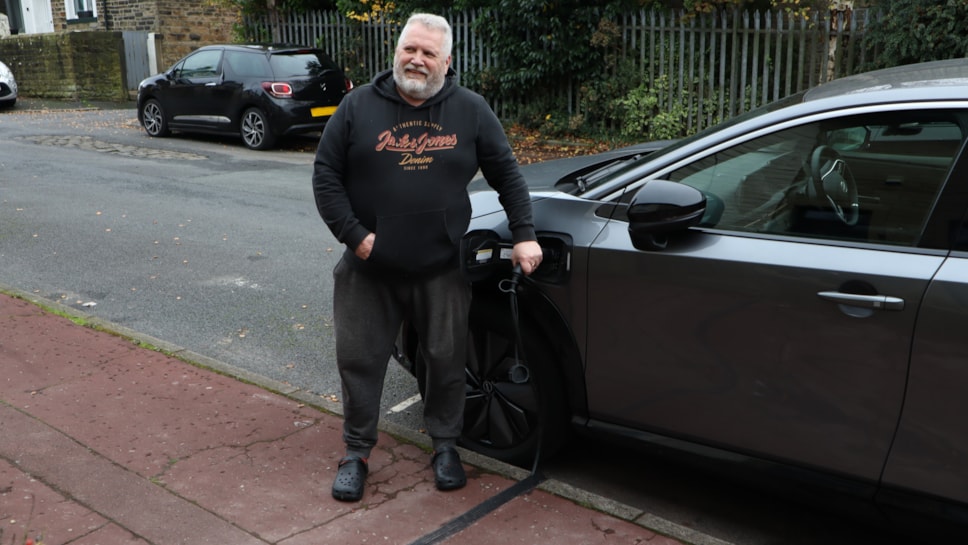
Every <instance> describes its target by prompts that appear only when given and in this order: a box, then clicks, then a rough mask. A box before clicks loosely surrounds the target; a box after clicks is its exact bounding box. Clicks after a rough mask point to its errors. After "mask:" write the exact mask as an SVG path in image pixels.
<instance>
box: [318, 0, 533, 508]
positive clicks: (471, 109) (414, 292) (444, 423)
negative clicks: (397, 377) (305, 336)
mask: <svg viewBox="0 0 968 545" xmlns="http://www.w3.org/2000/svg"><path fill="white" fill-rule="evenodd" d="M452 44H453V34H452V31H451V28H450V25H449V24H448V23H447V21H446V19H444V18H442V17H439V16H437V15H430V14H423V13H418V14H414V15H413V16H411V17H410V19H409V20H408V21H407V23H406V25H405V26H404V28H403V30H402V31H401V33H400V37H399V40H398V42H397V47H396V50H395V53H394V59H393V69H392V70H387V71H385V72H382V73H380V74H378V75H377V76H376V77H374V78H373V81H372V82H371V83H370V84H368V85H364V86H361V87H358V88H356V89H355V90H353V92H351V93H350V94H348V95H347V96H346V97H345V98H344V99H343V102H342V103H341V104H340V106H339V108H338V109H337V110H336V113H335V114H334V115H333V117H332V118H331V119H330V120H329V122H328V123H327V124H326V128H325V129H324V131H323V135H322V138H321V139H320V142H319V147H318V149H317V151H316V159H315V163H314V171H313V193H314V195H315V199H316V206H317V208H318V210H319V214H320V216H321V217H322V218H323V220H324V221H325V223H326V225H327V226H328V227H329V229H330V231H331V232H332V233H333V235H334V236H335V237H336V238H337V239H338V240H339V241H340V242H341V243H343V244H344V245H345V246H346V248H345V251H344V253H343V257H342V259H341V260H340V262H339V263H337V265H336V267H335V268H334V269H333V278H334V299H333V307H334V322H335V333H336V357H337V367H338V368H339V372H340V379H341V383H342V390H343V416H344V425H343V440H344V442H345V444H346V455H345V456H344V457H343V458H342V459H341V460H340V461H339V469H338V470H337V474H336V478H335V480H334V482H333V487H332V494H333V497H334V498H336V499H338V500H342V501H358V500H360V499H361V498H362V497H363V491H364V487H365V480H366V475H367V472H368V467H369V466H368V464H367V459H368V458H369V457H370V453H371V451H372V449H373V447H374V446H375V445H376V441H377V423H378V420H379V416H380V398H381V396H382V395H383V381H384V377H385V375H386V367H387V363H388V361H389V359H390V353H391V351H392V349H393V344H394V342H395V340H396V337H397V333H398V331H399V329H400V325H401V323H402V322H403V320H405V319H406V320H409V322H410V323H411V324H412V325H413V326H414V328H415V330H416V331H417V335H418V338H419V347H420V355H421V357H422V359H423V362H424V364H425V369H426V376H425V377H423V378H424V382H425V390H424V423H425V426H426V429H427V432H428V434H429V435H430V437H431V439H432V440H433V448H434V453H433V455H432V456H431V467H432V468H433V472H434V481H435V483H436V486H437V488H438V489H440V490H454V489H457V488H461V487H463V486H464V485H465V484H466V482H467V479H466V476H465V473H464V468H463V466H462V465H461V461H460V457H459V455H458V453H457V450H456V445H457V440H458V438H459V437H460V434H461V429H462V426H463V411H464V381H465V379H464V365H465V362H466V353H467V329H468V311H469V308H470V296H471V292H470V287H469V284H468V282H467V280H466V279H465V278H464V277H463V275H462V273H461V271H460V263H459V254H460V251H459V245H460V240H461V237H462V236H463V235H464V233H465V232H466V230H467V227H468V225H469V223H470V214H471V207H470V199H469V197H468V195H467V184H468V183H469V182H470V180H471V179H472V178H473V177H474V176H475V175H476V173H477V171H478V169H480V171H481V172H482V173H483V174H484V177H485V178H486V179H487V181H488V183H489V184H490V185H491V186H492V187H493V188H494V189H495V190H497V191H498V193H499V195H500V200H501V203H502V204H503V206H504V209H505V212H506V213H507V216H508V227H509V229H510V231H511V233H512V239H513V242H514V248H513V251H512V257H511V259H512V262H513V263H514V264H518V265H520V266H521V269H522V271H523V272H524V273H525V274H531V272H532V271H534V269H535V268H536V267H537V266H538V265H539V264H540V262H541V248H540V246H538V243H537V242H536V237H535V232H534V224H533V222H532V218H531V201H530V197H529V194H528V189H527V186H526V184H525V182H524V179H523V178H522V177H521V174H520V173H519V171H518V164H517V160H516V159H515V157H514V154H513V152H512V151H511V147H510V145H509V144H508V141H507V136H506V135H505V133H504V130H503V128H502V127H501V124H500V122H499V121H498V119H497V117H496V116H495V115H494V112H493V111H492V110H491V108H490V106H488V104H487V102H485V100H484V99H483V97H481V96H480V95H478V94H476V93H474V92H472V91H470V90H468V89H466V88H464V87H461V86H459V85H458V84H457V81H456V74H455V73H454V72H453V71H452V70H451V69H450V64H451V47H452Z"/></svg>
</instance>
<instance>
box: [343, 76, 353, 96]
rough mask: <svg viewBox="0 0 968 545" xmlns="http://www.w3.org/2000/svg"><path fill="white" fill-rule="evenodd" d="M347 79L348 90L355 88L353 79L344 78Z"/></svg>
mask: <svg viewBox="0 0 968 545" xmlns="http://www.w3.org/2000/svg"><path fill="white" fill-rule="evenodd" d="M344 79H345V80H346V92H347V93H348V92H350V91H352V90H353V81H352V80H351V79H350V78H344Z"/></svg>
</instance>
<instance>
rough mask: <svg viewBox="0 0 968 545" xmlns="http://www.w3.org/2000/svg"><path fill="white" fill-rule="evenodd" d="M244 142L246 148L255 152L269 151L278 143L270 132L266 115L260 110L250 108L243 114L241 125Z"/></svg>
mask: <svg viewBox="0 0 968 545" xmlns="http://www.w3.org/2000/svg"><path fill="white" fill-rule="evenodd" d="M240 125H241V128H240V132H241V134H242V141H243V142H245V145H246V147H248V148H250V149H254V150H265V149H269V148H271V147H272V146H273V144H275V143H276V139H275V135H273V134H272V131H271V130H269V120H268V118H267V117H266V114H265V113H263V112H262V110H260V109H258V108H249V109H248V110H246V111H245V113H244V114H242V123H241V124H240Z"/></svg>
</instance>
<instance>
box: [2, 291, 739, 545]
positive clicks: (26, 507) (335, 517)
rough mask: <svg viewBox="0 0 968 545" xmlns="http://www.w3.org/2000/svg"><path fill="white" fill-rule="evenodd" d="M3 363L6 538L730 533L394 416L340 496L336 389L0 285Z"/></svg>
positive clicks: (247, 541) (104, 542) (669, 542)
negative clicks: (460, 468) (457, 468)
mask: <svg viewBox="0 0 968 545" xmlns="http://www.w3.org/2000/svg"><path fill="white" fill-rule="evenodd" d="M0 370H2V372H0V544H3V545H8V544H10V545H22V544H25V543H30V542H32V543H34V544H35V545H40V544H43V545H62V544H72V545H120V544H125V545H128V544H130V545H135V544H157V545H163V544H191V545H200V544H218V545H262V544H270V543H271V544H276V543H278V544H284V545H318V544H322V543H339V544H341V545H352V544H361V545H362V544H367V545H370V544H386V545H392V544H413V545H418V544H419V545H430V544H435V543H453V544H457V543H459V544H461V545H474V544H493V543H505V544H512V543H525V544H550V543H556V544H597V543H619V544H625V543H627V544H645V543H648V544H651V545H677V544H678V545H687V544H689V545H707V544H711V545H716V544H717V543H723V542H721V541H718V540H716V539H715V538H711V537H709V536H704V535H702V534H699V533H696V532H692V531H691V530H690V529H688V528H683V527H680V526H677V525H675V524H672V523H670V522H668V521H664V520H662V519H660V518H657V517H654V516H651V515H649V514H648V513H643V512H641V511H639V510H636V509H632V508H629V507H627V506H624V505H621V504H618V503H615V502H612V501H610V500H608V499H606V498H602V497H599V496H595V495H594V494H589V493H587V492H584V491H582V490H578V489H575V488H573V487H569V486H568V485H565V484H563V483H560V482H556V481H553V480H543V481H542V480H541V479H540V474H539V475H532V474H530V473H529V472H528V471H525V470H522V469H520V468H517V467H514V466H509V465H506V464H502V463H501V462H498V461H495V460H492V459H489V458H485V457H482V456H479V455H477V454H475V453H473V452H469V451H466V450H461V455H462V459H463V460H464V465H465V468H466V470H467V474H468V483H467V486H466V487H465V488H463V489H461V490H456V491H450V492H440V491H438V490H436V488H435V486H434V481H433V475H432V472H431V469H430V465H429V459H430V455H429V451H430V448H429V445H430V442H429V438H428V437H426V436H425V435H423V434H421V433H419V432H415V431H412V430H406V429H397V428H394V427H393V426H392V424H390V423H383V424H381V431H380V438H379V444H378V445H377V447H376V449H375V450H374V452H373V455H372V457H371V459H370V475H369V478H368V479H367V485H366V491H365V494H364V497H363V500H362V501H360V502H354V503H346V502H339V501H336V500H334V499H333V498H332V497H331V496H330V486H331V484H332V478H333V476H334V475H335V471H336V464H337V462H338V460H339V458H340V457H341V456H342V454H343V445H342V439H341V433H342V419H341V417H340V407H339V405H338V403H336V402H335V401H333V402H329V401H327V400H325V399H322V401H321V398H320V397H319V396H315V395H311V394H309V393H306V392H303V391H300V390H299V389H298V388H295V387H293V386H290V385H286V384H283V383H279V382H275V381H272V380H270V379H266V378H264V377H259V376H255V375H253V374H251V373H249V372H247V371H245V370H242V369H238V368H234V367H232V366H229V365H227V364H225V363H222V362H219V361H215V360H212V359H210V358H206V357H205V356H202V355H199V354H195V353H192V352H190V351H187V350H185V349H183V348H180V347H178V346H175V345H172V344H171V343H167V342H165V341H163V340H160V339H154V338H151V337H149V336H146V335H142V334H139V333H138V332H136V331H131V330H128V329H126V328H124V327H123V326H119V325H116V324H112V323H109V322H106V321H104V320H101V319H99V318H98V317H96V316H93V315H89V314H86V313H84V312H81V311H78V310H76V309H73V308H71V307H67V306H64V305H60V304H59V303H57V302H54V301H49V300H44V299H42V298H38V297H36V296H34V295H32V294H29V293H25V292H20V291H18V290H16V289H14V288H11V287H8V286H3V285H0ZM28 540H30V541H28Z"/></svg>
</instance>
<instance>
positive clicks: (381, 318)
mask: <svg viewBox="0 0 968 545" xmlns="http://www.w3.org/2000/svg"><path fill="white" fill-rule="evenodd" d="M333 279H334V281H335V282H334V287H333V289H334V295H333V307H334V322H335V330H336V360H337V367H338V368H339V373H340V379H341V381H342V388H343V418H344V420H343V440H344V442H345V443H346V447H347V450H348V451H352V452H355V453H358V454H360V455H366V456H368V455H369V452H370V449H372V448H373V446H374V445H375V444H376V440H377V423H378V421H379V419H380V398H381V396H382V395H383V381H384V378H385V376H386V370H387V363H388V361H389V359H390V354H391V353H392V350H393V344H394V342H395V341H396V339H397V333H398V332H399V330H400V325H401V324H402V322H403V320H405V319H406V320H409V321H410V322H411V323H412V324H413V325H414V327H415V328H416V331H417V335H418V337H419V340H420V343H419V344H420V350H421V357H422V358H423V360H424V362H425V364H426V369H427V376H426V383H425V385H426V387H425V395H424V425H425V426H426V428H427V433H428V434H430V436H431V437H432V438H434V439H453V440H456V439H457V437H459V436H460V433H461V427H462V425H463V416H464V396H465V392H464V384H465V378H464V365H465V360H466V357H467V350H466V347H467V325H468V324H467V322H468V312H469V310H470V298H471V295H470V287H469V285H468V283H467V280H466V279H465V278H464V276H463V275H462V274H461V272H460V270H458V269H454V270H451V271H445V272H443V273H441V274H439V275H437V276H433V277H430V278H421V279H419V280H406V279H403V280H399V279H394V280H389V281H387V280H384V279H376V278H373V277H371V276H368V275H365V274H362V273H359V272H357V271H354V270H353V269H352V268H350V267H349V266H347V265H346V263H345V261H344V260H340V262H339V263H338V264H337V265H336V267H335V268H334V269H333Z"/></svg>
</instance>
